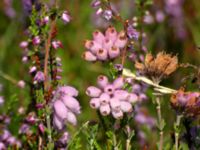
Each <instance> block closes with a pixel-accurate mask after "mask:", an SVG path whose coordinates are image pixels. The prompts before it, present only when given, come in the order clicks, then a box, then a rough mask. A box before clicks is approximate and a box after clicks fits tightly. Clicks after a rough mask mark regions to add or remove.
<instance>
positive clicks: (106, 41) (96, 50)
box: [83, 27, 127, 61]
mask: <svg viewBox="0 0 200 150" xmlns="http://www.w3.org/2000/svg"><path fill="white" fill-rule="evenodd" d="M126 43H127V37H126V34H125V32H124V31H121V32H119V33H118V32H117V31H116V29H115V28H114V27H109V28H108V29H107V30H106V31H105V34H103V33H102V32H100V31H98V30H96V31H95V32H93V39H92V40H86V41H85V48H86V49H87V51H86V52H84V54H83V58H84V59H85V60H87V61H97V60H99V61H107V60H109V59H115V58H117V57H119V56H120V54H121V50H122V49H123V48H124V47H125V45H126Z"/></svg>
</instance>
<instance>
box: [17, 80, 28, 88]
mask: <svg viewBox="0 0 200 150" xmlns="http://www.w3.org/2000/svg"><path fill="white" fill-rule="evenodd" d="M25 85H26V83H25V82H24V81H23V80H20V81H19V82H18V83H17V86H18V87H20V88H21V89H23V88H24V87H25Z"/></svg>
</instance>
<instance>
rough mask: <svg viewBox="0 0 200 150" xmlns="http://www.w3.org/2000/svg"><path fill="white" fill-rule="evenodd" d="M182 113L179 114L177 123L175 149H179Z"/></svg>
mask: <svg viewBox="0 0 200 150" xmlns="http://www.w3.org/2000/svg"><path fill="white" fill-rule="evenodd" d="M181 118H182V115H177V117H176V123H175V149H176V150H178V147H179V145H178V141H179V126H180V122H181Z"/></svg>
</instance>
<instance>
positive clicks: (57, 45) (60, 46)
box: [51, 41, 63, 49]
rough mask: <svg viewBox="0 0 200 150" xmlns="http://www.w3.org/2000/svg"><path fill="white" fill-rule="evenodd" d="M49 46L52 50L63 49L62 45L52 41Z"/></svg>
mask: <svg viewBox="0 0 200 150" xmlns="http://www.w3.org/2000/svg"><path fill="white" fill-rule="evenodd" d="M51 44H52V47H53V48H54V49H58V48H63V45H62V43H61V42H60V41H52V43H51Z"/></svg>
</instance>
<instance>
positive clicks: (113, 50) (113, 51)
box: [108, 46, 120, 59]
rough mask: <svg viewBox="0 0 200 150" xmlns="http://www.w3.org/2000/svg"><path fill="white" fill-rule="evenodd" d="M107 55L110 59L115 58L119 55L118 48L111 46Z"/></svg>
mask: <svg viewBox="0 0 200 150" xmlns="http://www.w3.org/2000/svg"><path fill="white" fill-rule="evenodd" d="M108 55H109V57H110V58H111V59H113V58H116V57H118V56H119V55H120V49H119V48H118V47H115V46H113V47H111V48H110V49H109V50H108Z"/></svg>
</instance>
